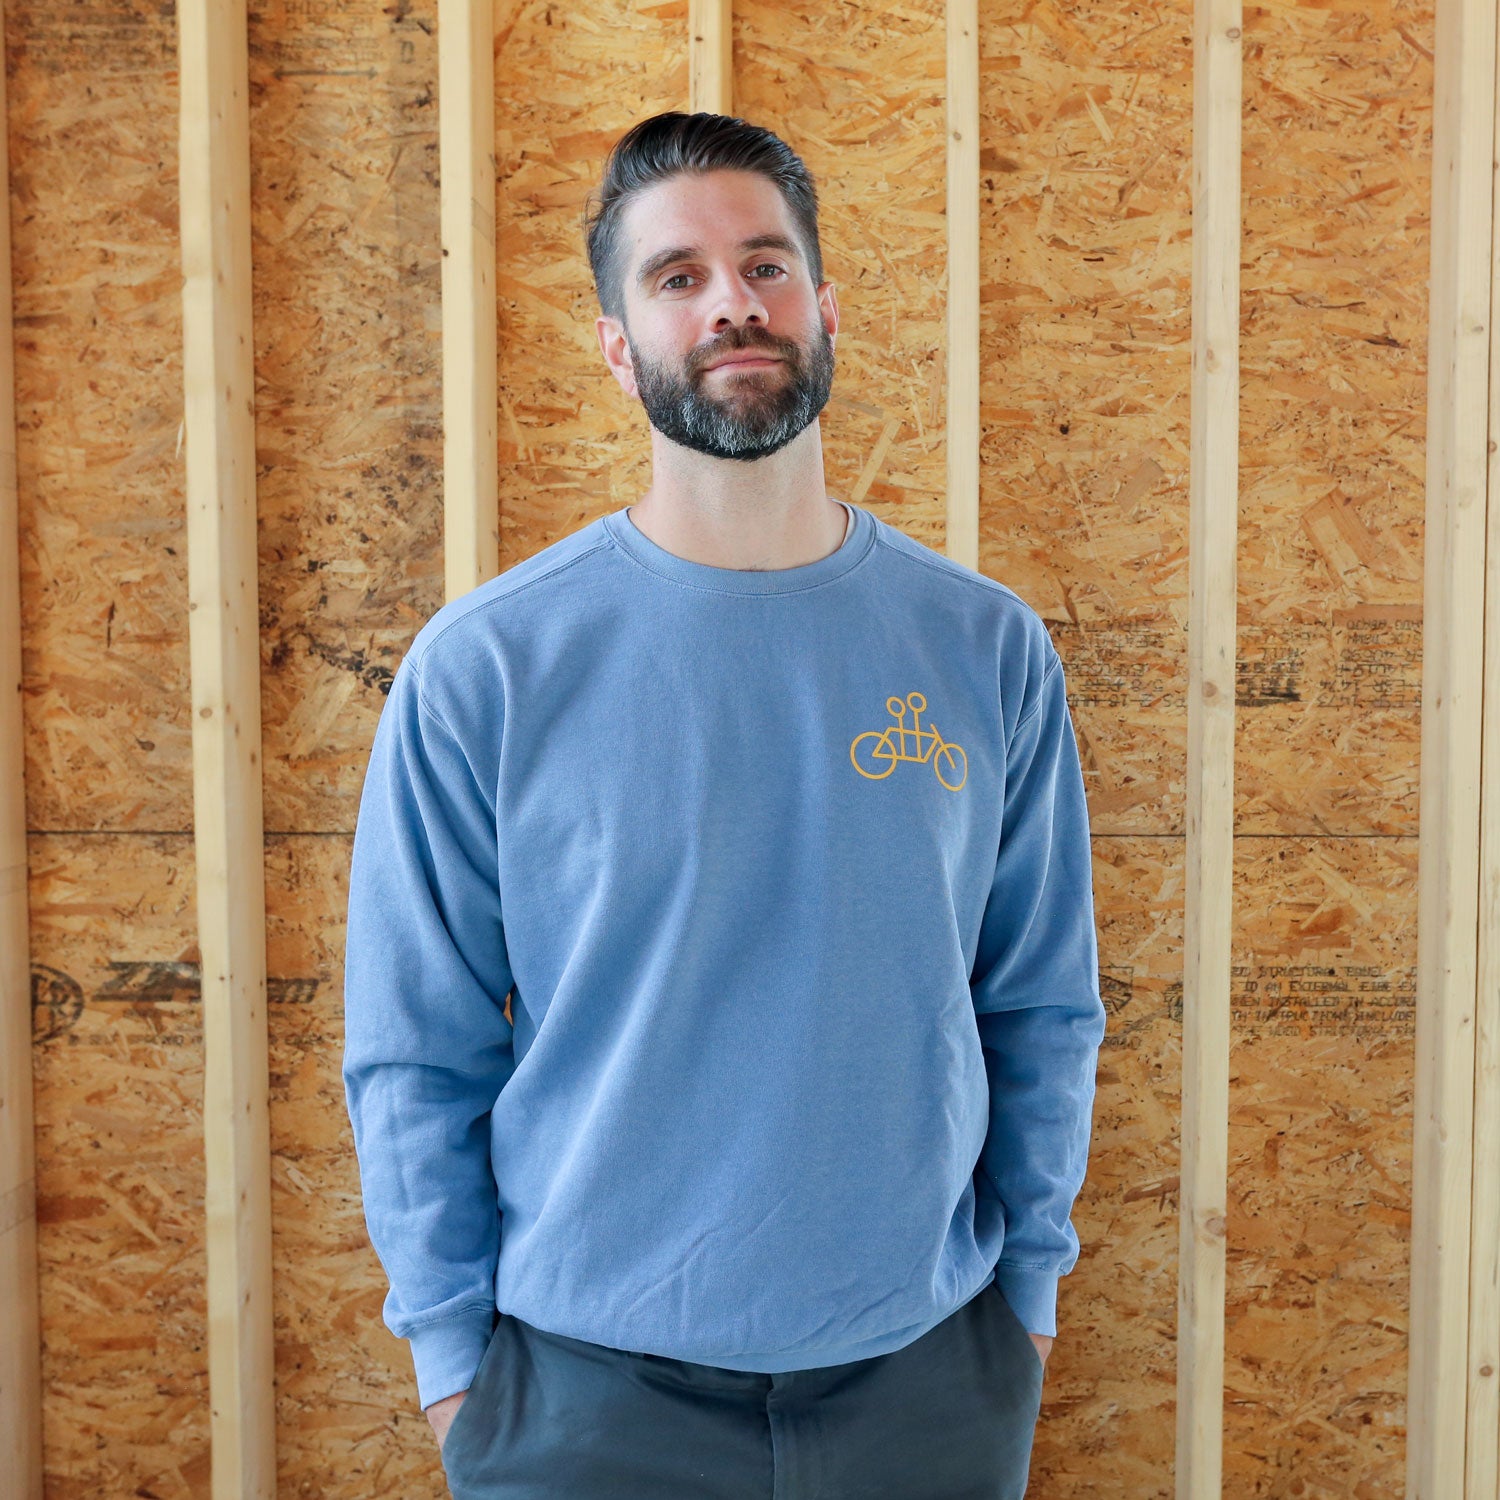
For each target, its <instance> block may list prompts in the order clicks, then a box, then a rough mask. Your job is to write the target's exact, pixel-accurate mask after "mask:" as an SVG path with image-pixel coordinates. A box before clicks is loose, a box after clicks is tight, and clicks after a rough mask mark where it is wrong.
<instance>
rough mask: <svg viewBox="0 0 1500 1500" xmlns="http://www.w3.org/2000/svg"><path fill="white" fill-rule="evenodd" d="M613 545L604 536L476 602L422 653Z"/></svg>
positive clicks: (500, 574) (498, 576)
mask: <svg viewBox="0 0 1500 1500" xmlns="http://www.w3.org/2000/svg"><path fill="white" fill-rule="evenodd" d="M612 545H613V543H612V542H610V541H609V540H608V538H603V539H601V540H599V541H597V542H595V543H594V544H593V545H592V546H590V547H587V548H585V549H584V550H583V551H582V552H580V553H579V554H578V556H577V557H570V558H567V559H565V560H564V561H563V562H560V563H557V564H555V565H554V566H553V567H550V568H548V569H547V571H546V572H545V573H538V574H537V576H536V577H535V578H528V579H527V580H526V581H525V582H524V583H518V584H516V585H515V586H514V587H512V588H508V589H504V590H502V591H501V592H500V593H498V594H496V595H495V597H494V598H493V599H486V600H485V601H484V603H483V604H476V605H475V606H474V607H473V608H472V609H470V610H466V611H465V612H464V613H463V614H461V615H460V616H459V617H458V618H457V619H456V620H449V621H448V623H447V624H446V625H444V626H443V628H442V629H441V630H439V631H438V632H437V634H436V635H434V636H433V637H432V639H431V640H430V641H428V642H427V644H426V645H425V646H424V647H423V648H422V654H423V655H424V656H425V655H426V654H427V653H428V652H429V651H431V650H432V648H433V647H434V646H435V645H436V644H437V643H438V642H439V641H440V640H442V638H443V637H444V636H445V635H447V634H448V632H449V631H450V630H452V629H453V628H454V626H456V625H462V624H463V623H464V621H465V620H469V619H472V618H473V617H474V616H475V615H478V614H482V613H483V612H484V611H485V610H487V609H493V608H494V606H495V605H497V604H500V603H502V602H503V601H505V600H507V599H514V598H515V596H516V595H517V594H520V593H523V592H524V591H525V590H527V589H529V588H532V587H534V586H535V585H536V584H538V583H545V582H546V580H547V579H549V578H554V577H556V576H557V574H559V573H562V572H564V571H566V570H567V569H568V568H572V567H576V566H577V565H578V564H579V563H581V562H583V561H584V559H585V558H589V557H592V556H593V555H594V553H596V552H602V551H604V550H605V549H606V548H608V547H611V546H612ZM516 566H517V567H520V566H522V564H521V563H517V564H516ZM506 571H507V572H508V571H510V570H509V569H507V570H506ZM495 576H496V578H503V577H504V576H505V574H504V573H497V574H496V575H495ZM480 587H481V588H483V587H484V585H483V584H481V585H480ZM418 680H419V681H420V674H419V676H418Z"/></svg>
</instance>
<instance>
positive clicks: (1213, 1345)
mask: <svg viewBox="0 0 1500 1500" xmlns="http://www.w3.org/2000/svg"><path fill="white" fill-rule="evenodd" d="M1240 26H1241V16H1240V4H1239V0H1197V3H1196V4H1195V6H1194V9H1193V272H1192V275H1193V291H1192V307H1193V314H1192V317H1193V324H1192V352H1193V369H1192V415H1191V421H1190V427H1191V435H1190V457H1189V472H1190V479H1189V496H1188V516H1189V519H1188V642H1187V645H1188V700H1187V701H1188V743H1187V846H1186V882H1185V883H1186V897H1185V903H1186V910H1185V947H1184V954H1183V975H1182V1125H1181V1152H1182V1168H1181V1196H1180V1210H1179V1221H1178V1282H1177V1433H1176V1458H1177V1474H1176V1493H1177V1497H1178V1500H1219V1495H1220V1492H1221V1488H1222V1473H1223V1445H1224V1421H1223V1410H1224V1251H1225V1228H1226V1225H1225V1219H1226V1205H1227V1198H1228V1181H1227V1179H1228V1157H1229V1032H1230V1003H1229V973H1230V936H1231V909H1232V900H1231V893H1232V890H1233V883H1232V878H1233V860H1234V842H1233V840H1234V668H1235V656H1236V643H1235V613H1236V611H1235V598H1236V589H1237V581H1236V567H1235V544H1236V519H1237V517H1236V511H1237V503H1238V498H1239V330H1240V318H1239V297H1240V278H1239V265H1240V96H1241V75H1240V65H1241V52H1242V49H1241V44H1240V43H1241V38H1240Z"/></svg>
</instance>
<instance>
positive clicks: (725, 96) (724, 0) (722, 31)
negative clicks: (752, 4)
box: [688, 0, 734, 115]
mask: <svg viewBox="0 0 1500 1500" xmlns="http://www.w3.org/2000/svg"><path fill="white" fill-rule="evenodd" d="M733 57H734V14H733V7H732V5H731V0H688V113H689V114H698V113H699V112H700V111H701V112H703V113H705V114H711V115H727V114H730V113H732V111H731V109H730V105H731V103H732V98H733V66H734V64H733Z"/></svg>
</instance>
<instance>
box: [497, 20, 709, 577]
mask: <svg viewBox="0 0 1500 1500" xmlns="http://www.w3.org/2000/svg"><path fill="white" fill-rule="evenodd" d="M495 33H496V35H495V158H496V174H497V179H498V180H497V183H496V202H495V215H496V217H495V224H496V267H495V289H496V303H497V330H498V331H497V344H498V351H499V355H498V358H499V366H498V368H499V374H498V386H499V391H498V406H499V410H498V412H497V420H496V427H497V432H498V449H499V471H500V479H499V503H500V566H501V568H502V569H505V568H508V567H511V566H512V565H514V564H515V563H518V562H520V561H522V560H523V559H524V558H527V557H530V556H531V555H532V554H533V553H535V552H538V551H540V550H541V549H542V548H543V547H545V546H548V545H549V544H550V543H552V542H554V541H557V540H559V539H560V538H562V537H564V536H566V535H568V534H569V533H570V532H573V531H576V530H578V529H579V527H581V526H583V525H585V524H587V523H588V522H589V521H592V520H594V519H595V518H596V517H598V516H600V515H602V514H604V513H605V512H607V511H611V510H617V509H619V508H620V507H621V506H623V505H628V504H630V502H631V501H633V500H635V499H638V498H639V496H640V495H641V494H642V493H643V492H644V491H645V489H646V488H647V486H648V485H649V484H650V482H651V472H650V471H651V465H650V456H651V441H650V436H649V427H648V426H647V423H646V418H645V414H644V412H643V411H642V410H641V407H640V403H639V402H635V401H631V400H630V399H629V398H627V397H626V395H625V393H624V392H623V391H622V390H621V389H620V388H619V386H618V385H617V384H616V382H615V379H614V377H613V376H612V375H611V374H610V373H609V369H608V367H607V366H606V365H605V363H604V356H603V355H602V354H601V353H600V351H599V342H598V336H597V334H596V333H595V330H594V320H595V318H597V317H598V316H599V305H598V302H597V301H596V300H595V297H594V287H593V280H592V277H591V275H590V272H589V263H588V255H587V252H586V250H585V248H584V235H583V215H584V211H585V207H586V203H585V200H586V198H587V196H588V193H589V191H590V189H592V188H594V187H596V186H597V185H598V181H599V175H600V172H601V170H602V168H603V165H604V158H605V155H606V154H607V153H608V151H609V148H610V146H611V145H612V144H613V143H614V141H615V140H616V139H617V138H618V137H619V136H620V135H622V134H624V132H625V131H626V130H627V129H628V128H629V127H630V126H631V125H633V124H634V123H635V122H636V120H638V119H640V118H642V117H643V116H646V115H653V114H657V113H659V112H660V111H662V110H665V109H686V107H687V91H688V75H687V5H686V3H685V0H673V3H670V4H663V5H643V6H636V5H633V4H631V3H628V0H611V3H607V4H604V3H601V4H590V5H589V6H587V7H579V6H562V5H538V4H531V3H527V0H497V3H496V5H495Z"/></svg>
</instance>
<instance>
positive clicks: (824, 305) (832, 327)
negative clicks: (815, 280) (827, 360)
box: [818, 281, 839, 342]
mask: <svg viewBox="0 0 1500 1500" xmlns="http://www.w3.org/2000/svg"><path fill="white" fill-rule="evenodd" d="M818 308H819V310H820V311H821V312H822V314H823V326H824V327H825V328H826V329H827V330H828V337H829V340H830V342H831V341H833V340H835V339H837V337H838V332H839V299H838V298H837V297H836V296H835V295H834V290H833V283H832V282H831V281H825V282H824V283H823V285H822V286H820V287H819V288H818Z"/></svg>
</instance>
